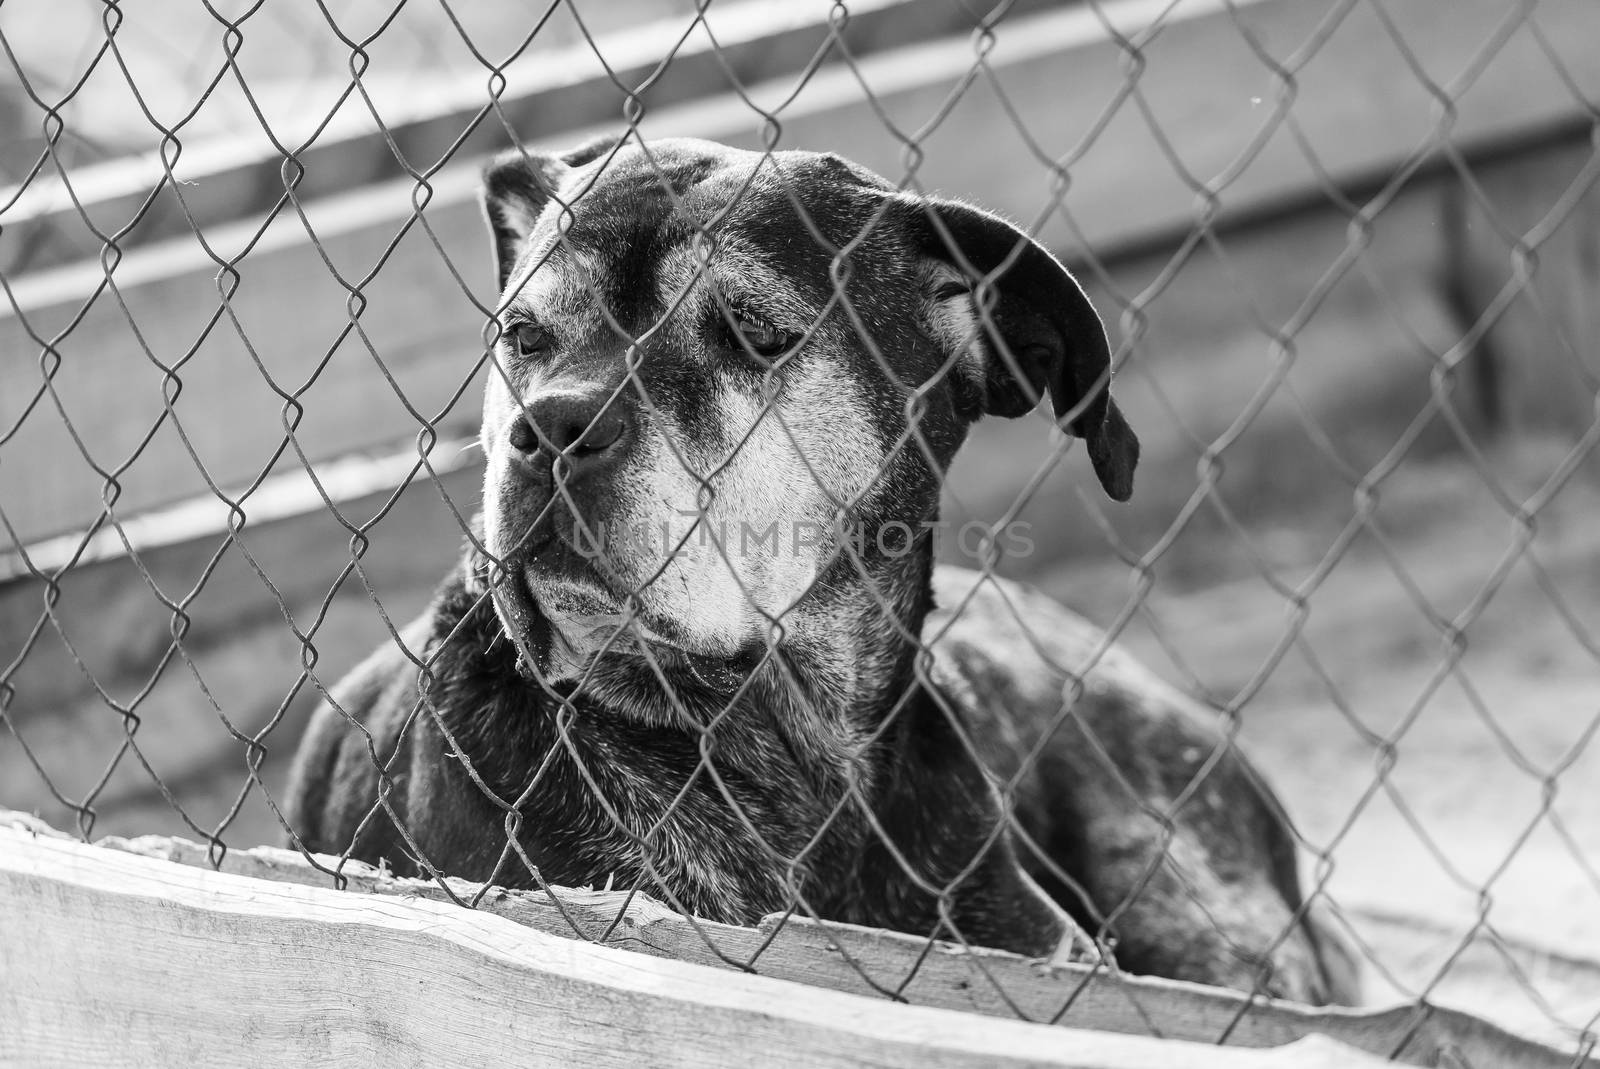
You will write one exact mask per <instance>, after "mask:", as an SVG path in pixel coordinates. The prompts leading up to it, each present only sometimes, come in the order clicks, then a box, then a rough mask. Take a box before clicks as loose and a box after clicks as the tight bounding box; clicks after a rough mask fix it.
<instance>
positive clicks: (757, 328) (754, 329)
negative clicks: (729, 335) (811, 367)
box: [734, 315, 795, 357]
mask: <svg viewBox="0 0 1600 1069" xmlns="http://www.w3.org/2000/svg"><path fill="white" fill-rule="evenodd" d="M734 326H735V328H736V329H737V330H738V332H739V337H740V338H742V339H743V340H744V343H745V344H746V345H748V346H749V347H750V348H751V350H752V351H754V352H755V354H756V355H757V356H768V357H771V356H778V355H779V354H781V353H783V352H784V351H785V350H787V349H788V348H789V347H790V346H792V345H793V344H794V340H795V339H794V337H793V336H792V335H790V334H787V333H785V332H783V331H781V330H779V329H778V328H777V327H775V326H773V325H772V324H771V323H768V322H767V321H766V320H764V319H757V318H755V317H754V316H748V315H739V316H735V318H734Z"/></svg>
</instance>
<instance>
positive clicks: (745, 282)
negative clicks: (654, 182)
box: [656, 240, 821, 332]
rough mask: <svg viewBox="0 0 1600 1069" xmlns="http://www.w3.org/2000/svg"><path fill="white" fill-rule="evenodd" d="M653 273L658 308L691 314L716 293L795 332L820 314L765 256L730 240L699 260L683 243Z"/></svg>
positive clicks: (727, 302)
mask: <svg viewBox="0 0 1600 1069" xmlns="http://www.w3.org/2000/svg"><path fill="white" fill-rule="evenodd" d="M656 277H657V286H658V293H659V296H660V299H661V302H662V305H663V307H666V308H670V307H672V306H673V305H674V304H678V305H679V307H681V308H683V309H684V310H686V311H688V312H690V313H691V314H693V313H695V312H697V311H699V310H701V309H704V308H706V307H707V306H708V305H710V304H711V302H713V301H717V300H718V298H720V302H719V303H721V304H725V305H727V306H728V307H729V308H730V309H736V310H739V311H745V312H751V313H755V314H759V315H761V316H763V317H764V318H766V319H767V320H769V321H770V322H771V323H772V325H773V326H776V327H780V328H782V329H784V330H792V331H796V332H799V331H804V330H807V329H809V328H810V326H811V325H812V323H814V322H815V321H816V318H817V316H818V315H819V314H821V309H820V308H818V307H816V306H815V305H814V304H813V302H811V301H809V300H807V299H806V298H805V296H804V295H803V294H801V292H800V291H799V290H797V289H796V288H795V287H794V285H793V283H792V282H791V281H790V280H789V279H788V278H786V277H785V276H784V275H783V273H782V272H780V271H777V270H775V269H774V268H773V267H772V266H771V265H770V264H769V263H768V262H767V260H766V258H765V257H764V255H762V254H761V253H759V252H757V251H756V250H753V249H748V248H745V247H744V246H743V244H742V243H739V242H736V241H732V240H724V241H722V242H720V243H718V245H717V246H716V248H715V249H714V251H713V252H712V253H711V255H710V257H709V259H708V261H707V262H706V263H704V264H702V262H701V258H700V256H699V255H698V254H697V253H696V252H695V251H694V250H693V249H692V248H690V247H688V246H680V247H678V248H676V249H673V250H672V251H671V252H669V253H667V254H666V255H665V256H663V257H662V261H661V265H660V269H659V271H658V272H657V276H656ZM680 297H681V298H682V301H681V304H680V303H679V302H680Z"/></svg>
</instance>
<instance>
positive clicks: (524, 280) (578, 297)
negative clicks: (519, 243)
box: [505, 245, 604, 319]
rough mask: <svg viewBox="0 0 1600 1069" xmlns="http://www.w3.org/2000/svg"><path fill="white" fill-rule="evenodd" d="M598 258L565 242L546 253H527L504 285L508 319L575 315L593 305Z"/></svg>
mask: <svg viewBox="0 0 1600 1069" xmlns="http://www.w3.org/2000/svg"><path fill="white" fill-rule="evenodd" d="M602 270H603V268H602V265H601V262H600V259H599V257H597V256H594V255H592V254H589V253H585V252H582V251H579V250H577V249H574V248H572V247H571V246H567V245H558V246H556V247H555V248H553V249H552V250H550V252H549V254H548V255H541V256H531V257H529V258H528V261H527V264H526V266H524V267H522V268H520V269H519V270H518V271H517V273H516V274H515V275H513V276H512V278H511V282H510V284H509V285H508V286H507V287H506V292H507V294H509V295H510V297H509V300H507V301H506V309H505V314H506V317H507V318H508V319H517V318H529V319H551V318H568V317H578V316H582V315H584V314H585V313H587V312H589V311H591V310H592V309H593V307H594V304H595V295H596V293H597V289H596V284H597V282H598V281H599V280H600V279H601V278H603V277H604V275H603V274H602V273H601V272H602Z"/></svg>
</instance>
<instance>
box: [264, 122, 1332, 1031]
mask: <svg viewBox="0 0 1600 1069" xmlns="http://www.w3.org/2000/svg"><path fill="white" fill-rule="evenodd" d="M483 202H484V207H485V211H486V214H487V217H488V221H489V225H490V230H491V233H492V236H493V247H494V254H495V264H496V268H497V271H498V279H499V285H500V290H501V296H500V299H499V303H498V306H497V314H496V327H497V330H498V337H496V338H495V339H494V341H493V346H492V348H491V350H490V352H489V356H490V357H491V358H492V359H491V360H490V361H489V363H490V365H491V366H490V369H489V375H488V380H489V381H488V385H487V390H486V396H485V402H484V410H483V423H482V434H481V443H482V447H483V453H484V457H485V476H484V491H483V502H482V510H481V513H480V514H479V515H478V516H477V517H476V518H475V519H474V521H473V523H472V527H471V530H470V531H469V533H468V537H467V539H466V545H465V549H464V552H463V555H462V559H461V563H460V565H459V567H458V568H457V569H456V570H455V571H454V572H453V574H451V575H450V577H449V578H448V579H447V580H446V581H445V583H444V584H443V586H442V588H441V589H440V591H439V592H438V594H437V596H436V598H435V600H434V602H433V603H432V606H431V607H430V608H429V610H428V611H427V612H426V613H425V614H424V615H423V617H422V618H421V619H419V620H418V621H416V622H415V623H414V624H412V625H411V626H410V627H409V628H407V629H406V630H405V631H404V632H403V634H402V635H401V639H402V641H401V642H399V643H391V644H388V645H386V646H384V647H383V648H382V649H380V650H379V651H377V652H376V653H374V654H373V655H372V656H371V657H370V658H369V659H368V660H366V661H365V662H364V663H363V664H362V665H361V666H360V667H358V668H357V669H355V671H354V672H352V673H351V674H350V675H349V676H348V677H347V678H345V679H344V680H343V681H342V682H341V683H340V684H339V685H338V686H337V687H336V688H335V689H334V690H333V691H332V692H331V700H330V701H328V702H327V703H325V704H324V705H322V706H321V707H320V708H319V709H318V711H317V712H316V713H315V714H314V716H313V719H312V722H311V724H310V726H309V728H308V730H307V734H306V735H305V737H304V740H303V742H302V743H301V746H300V750H299V753H298V755H297V757H296V761H295V764H294V768H293V771H292V775H291V784H290V787H289V791H288V808H287V811H286V812H287V822H288V826H289V828H290V833H291V834H290V839H291V842H292V845H294V846H296V847H299V848H301V849H305V850H309V851H317V852H323V853H329V854H343V855H347V856H350V857H354V858H358V859H362V860H365V861H369V862H379V861H380V860H381V861H385V862H386V863H387V864H388V865H390V866H391V868H393V869H394V870H395V871H398V872H401V873H404V874H412V875H418V876H434V875H437V874H449V875H454V876H461V877H467V878H470V879H473V880H480V881H493V882H495V883H499V884H502V885H506V886H512V887H528V886H534V885H536V884H537V883H538V882H539V881H548V882H549V883H552V884H560V885H567V886H612V887H626V888H635V887H637V888H640V889H641V890H643V891H645V892H647V893H649V894H652V895H654V896H656V897H659V898H661V899H663V900H665V901H667V902H669V903H670V904H671V905H672V906H674V907H675V908H677V909H678V910H680V911H682V912H684V913H688V914H692V915H695V916H698V917H703V918H708V919H711V920H716V921H724V922H731V923H739V924H752V923H755V922H757V921H758V920H759V919H760V918H762V917H763V916H764V915H767V914H771V913H774V912H780V911H785V910H791V909H793V910H800V911H803V912H805V913H809V914H811V915H814V916H817V917H820V918H825V919H829V920H835V921H842V922H851V923H855V924H862V925H870V926H874V927H882V928H889V929H895V930H898V931H902V932H910V933H916V934H921V935H928V936H938V937H941V938H947V939H959V940H963V941H965V942H967V943H969V944H973V945H980V946H986V947H993V948H999V949H1002V950H1010V951H1014V952H1016V953H1019V954H1024V955H1029V956H1032V957H1039V958H1051V959H1053V960H1056V961H1061V960H1071V959H1078V960H1082V959H1085V958H1091V959H1096V960H1100V961H1102V962H1106V963H1111V964H1114V965H1115V966H1116V967H1119V968H1121V969H1124V970H1126V971H1130V972H1135V973H1144V974H1153V975H1158V976H1165V977H1172V978H1177V979H1181V980H1192V981H1198V982H1201V983H1207V984H1217V985H1226V986H1230V987H1234V988H1238V989H1241V990H1245V991H1251V992H1261V993H1267V994H1271V995H1277V996H1283V997H1287V998H1292V999H1298V1000H1301V1001H1305V1002H1311V1003H1326V1002H1333V1001H1352V1000H1353V999H1354V997H1355V983H1356V981H1355V979H1354V974H1353V971H1352V967H1351V961H1350V958H1349V955H1348V953H1347V952H1345V951H1343V949H1342V947H1341V944H1340V942H1339V939H1338V938H1336V937H1335V935H1334V933H1333V931H1332V930H1331V928H1330V927H1329V926H1328V925H1327V924H1326V923H1325V922H1324V921H1323V920H1322V919H1321V914H1320V912H1319V910H1318V909H1315V908H1312V907H1311V906H1309V905H1308V903H1307V901H1306V899H1305V898H1304V897H1303V896H1302V892H1301V888H1300V883H1299V877H1298V874H1297V866H1296V848H1295V845H1294V839H1293V837H1292V834H1291V831H1290V828H1289V824H1288V821H1287V819H1286V817H1285V815H1284V812H1283V810H1282V809H1281V808H1280V806H1279V804H1278V802H1277V801H1276V800H1275V799H1274V797H1273V795H1272V794H1271V792H1270V791H1269V790H1268V788H1267V787H1266V786H1265V785H1264V784H1263V782H1262V780H1261V778H1260V777H1259V776H1258V775H1257V774H1256V773H1255V771H1254V770H1253V769H1252V768H1251V767H1250V766H1249V765H1248V764H1247V763H1246V761H1245V760H1244V758H1243V757H1241V756H1240V754H1239V753H1238V752H1237V750H1236V749H1234V747H1233V746H1231V745H1230V744H1229V743H1228V742H1227V740H1226V739H1225V737H1224V735H1223V734H1222V733H1221V731H1220V730H1219V728H1218V726H1217V725H1216V723H1215V722H1214V719H1213V718H1212V717H1211V716H1210V715H1209V714H1208V713H1207V712H1206V711H1205V710H1203V709H1202V708H1200V707H1199V706H1198V705H1197V704H1196V703H1194V702H1192V701H1190V700H1189V699H1186V698H1185V697H1184V696H1183V695H1181V694H1180V693H1178V692H1176V691H1174V690H1173V689H1171V688H1169V687H1167V686H1165V685H1164V684H1163V683H1161V682H1160V681H1159V680H1158V679H1156V678H1155V677H1154V676H1153V675H1151V674H1150V673H1149V672H1147V671H1145V670H1144V669H1142V668H1141V667H1139V666H1138V665H1137V664H1135V663H1134V662H1132V661H1131V660H1130V659H1129V658H1128V657H1127V656H1126V655H1125V654H1124V653H1122V652H1120V651H1119V650H1117V649H1116V648H1115V647H1112V648H1109V649H1103V647H1104V646H1105V645H1106V643H1105V638H1104V636H1103V635H1102V634H1101V633H1099V632H1097V631H1096V630H1095V629H1093V628H1092V627H1090V626H1089V625H1088V624H1087V623H1085V622H1084V621H1083V620H1082V619H1080V618H1079V617H1077V616H1075V615H1073V614H1071V613H1069V612H1068V611H1067V610H1066V609H1064V608H1062V607H1061V606H1059V605H1057V604H1055V603H1054V602H1052V601H1050V600H1048V599H1046V598H1044V597H1043V596H1041V595H1039V594H1037V593H1034V592H1032V591H1030V590H1028V589H1026V588H1024V587H1022V586H1019V585H1017V584H1014V583H1011V582H1006V581H1001V580H998V579H995V578H993V577H992V576H988V575H981V574H978V573H974V572H970V571H963V570H961V569H957V568H953V567H948V566H943V565H940V566H935V563H934V542H935V532H936V524H937V515H938V511H939V497H940V487H941V483H942V480H943V477H944V473H945V472H946V470H947V469H948V468H949V465H950V463H951V460H952V458H953V457H954V456H955V454H956V451H957V449H958V448H959V447H960V446H961V444H962V442H963V440H964V438H965V437H966V434H967V432H968V429H969V428H970V427H971V426H972V424H973V423H974V422H975V421H976V420H978V419H979V418H981V417H983V416H985V415H998V416H1004V417H1017V416H1021V415H1023V414H1025V413H1027V412H1029V411H1031V410H1032V409H1033V408H1034V407H1035V406H1036V405H1037V404H1038V403H1040V402H1041V401H1042V399H1043V398H1044V397H1046V396H1048V398H1049V400H1050V403H1051V405H1052V407H1053V411H1054V412H1055V414H1056V416H1057V420H1058V426H1059V427H1060V428H1061V429H1062V430H1063V431H1064V432H1066V433H1067V434H1068V435H1070V436H1073V437H1075V438H1077V439H1080V440H1081V441H1082V443H1083V445H1084V447H1085V449H1086V452H1087V455H1088V459H1089V461H1090V463H1091V465H1092V467H1093V470H1094V472H1095V474H1096V476H1097V477H1098V480H1099V482H1100V483H1101V485H1102V486H1103V488H1104V490H1105V491H1106V493H1107V494H1108V495H1109V496H1110V497H1111V498H1113V499H1115V500H1118V501H1122V500H1126V499H1127V498H1128V496H1129V494H1130V493H1131V492H1132V487H1133V475H1134V469H1135V466H1136V464H1137V463H1138V457H1139V444H1138V440H1137V438H1136V436H1135V434H1134V432H1133V431H1132V429H1130V427H1129V425H1128V423H1127V421H1126V420H1125V419H1124V417H1123V414H1122V412H1121V410H1120V409H1119V408H1118V407H1117V404H1116V402H1115V401H1114V400H1113V399H1112V396H1111V366H1110V350H1109V346H1108V343H1107V339H1106V334H1105V331H1104V328H1103V326H1102V324H1101V321H1100V319H1099V317H1098V316H1097V314H1096V313H1095V310H1094V309H1093V307H1092V306H1091V305H1090V303H1089V301H1088V299H1087V297H1086V296H1085V294H1084V292H1083V291H1082V289H1081V288H1080V287H1079V286H1078V284H1077V282H1076V281H1075V280H1074V279H1073V278H1072V276H1071V275H1070V274H1069V273H1068V271H1067V270H1066V269H1065V268H1064V267H1063V266H1062V265H1061V264H1060V263H1059V262H1058V261H1057V260H1056V259H1055V258H1054V257H1053V256H1052V255H1051V254H1050V253H1049V252H1048V251H1046V250H1045V249H1044V248H1043V247H1042V246H1040V245H1039V244H1038V243H1036V242H1034V241H1032V240H1031V239H1029V238H1028V237H1027V236H1026V235H1025V234H1024V233H1023V232H1022V231H1020V230H1019V229H1017V228H1016V227H1015V226H1013V225H1012V224H1010V223H1009V222H1006V221H1005V220H1003V219H1001V218H1000V217H998V216H996V215H993V214H990V213H989V212H987V211H984V210H982V209H980V208H977V207H975V206H972V205H969V204H966V203H963V202H960V201H956V200H950V199H943V198H938V197H932V196H920V195H913V194H909V193H906V192H902V191H900V190H897V189H896V188H895V187H894V186H892V185H890V184H889V183H887V182H886V181H884V180H883V179H882V178H880V177H878V176H877V175H875V174H873V173H871V172H869V171H868V170H866V169H864V168H862V167H860V166H857V165H855V164H853V163H851V162H849V161H846V160H844V159H841V158H839V157H837V156H835V155H829V154H817V153H811V152H797V151H777V152H771V153H753V152H745V151H737V150H734V149H731V148H728V147H725V146H722V145H718V144H713V143H709V142H703V141H697V140H689V139H681V140H664V141H652V142H648V143H646V142H642V141H639V140H637V139H628V140H615V139H611V140H602V141H598V142H594V143H591V144H588V145H585V146H582V147H580V148H578V149H575V150H574V151H572V152H569V153H566V154H564V155H559V156H557V155H541V154H533V153H529V152H523V151H512V152H510V153H509V154H506V155H504V156H502V157H500V158H498V159H497V160H495V161H494V162H493V163H492V164H491V165H490V166H489V167H488V168H487V169H486V171H485V172H484V180H483ZM624 535H625V536H626V537H624ZM802 535H803V537H802Z"/></svg>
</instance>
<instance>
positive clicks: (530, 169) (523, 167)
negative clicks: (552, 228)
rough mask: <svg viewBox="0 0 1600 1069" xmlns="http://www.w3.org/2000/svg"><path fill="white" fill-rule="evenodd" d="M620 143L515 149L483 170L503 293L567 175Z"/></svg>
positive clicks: (486, 209)
mask: <svg viewBox="0 0 1600 1069" xmlns="http://www.w3.org/2000/svg"><path fill="white" fill-rule="evenodd" d="M619 140H621V139H620V138H617V137H609V136H608V137H597V138H594V139H592V140H590V141H586V142H584V143H583V144H582V145H579V146H578V147H577V148H575V149H572V150H570V151H568V152H564V153H562V154H561V155H560V156H550V155H545V154H543V153H538V152H529V151H528V150H526V149H521V148H514V149H508V150H507V151H505V152H502V153H501V154H500V155H498V156H496V157H495V158H494V159H493V160H491V161H489V165H488V166H487V167H485V168H484V169H483V212H484V214H485V215H486V216H488V217H489V232H490V233H491V234H492V235H493V236H494V263H495V273H496V275H497V277H498V278H499V280H500V289H501V290H504V289H505V288H506V283H507V282H509V281H510V280H511V271H512V269H513V268H514V267H516V264H517V257H518V256H519V255H520V254H521V252H522V247H523V245H524V244H525V243H526V242H527V240H528V235H529V234H531V233H533V227H534V224H535V223H537V222H538V221H539V213H540V212H542V211H544V206H545V205H546V204H548V203H549V202H550V197H551V195H552V194H554V193H555V191H556V190H557V189H558V188H560V185H561V180H562V178H563V176H565V174H566V172H567V171H569V170H571V169H572V168H574V167H582V166H583V165H584V164H586V163H593V162H594V161H595V160H597V159H599V158H600V157H601V156H603V155H605V154H606V153H608V152H610V151H611V150H612V149H613V148H615V147H616V145H617V142H618V141H619Z"/></svg>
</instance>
